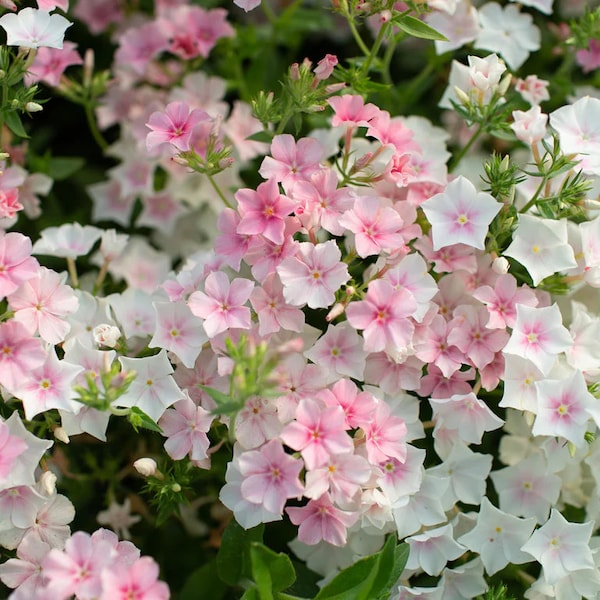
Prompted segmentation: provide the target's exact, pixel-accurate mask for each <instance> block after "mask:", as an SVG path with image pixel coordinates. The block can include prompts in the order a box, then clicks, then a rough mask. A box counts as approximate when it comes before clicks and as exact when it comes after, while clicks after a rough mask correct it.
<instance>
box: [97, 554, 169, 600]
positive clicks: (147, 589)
mask: <svg viewBox="0 0 600 600" xmlns="http://www.w3.org/2000/svg"><path fill="white" fill-rule="evenodd" d="M169 597H170V595H169V587H168V586H167V584H166V583H164V582H163V581H158V564H157V563H156V562H155V561H154V559H152V558H150V557H149V556H142V557H140V558H138V559H137V560H136V561H135V562H134V563H133V564H132V565H124V564H116V565H114V567H112V568H110V569H104V570H103V571H102V595H101V596H100V600H168V598H169Z"/></svg>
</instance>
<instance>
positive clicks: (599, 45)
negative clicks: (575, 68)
mask: <svg viewBox="0 0 600 600" xmlns="http://www.w3.org/2000/svg"><path fill="white" fill-rule="evenodd" d="M575 57H576V59H577V64H578V65H579V66H580V67H581V70H582V71H583V72H584V73H591V72H592V71H595V70H596V69H598V68H599V67H600V41H599V40H596V39H594V38H591V39H590V45H589V47H588V48H587V49H585V48H584V49H582V50H578V51H577V53H576V54H575Z"/></svg>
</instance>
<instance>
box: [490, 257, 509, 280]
mask: <svg viewBox="0 0 600 600" xmlns="http://www.w3.org/2000/svg"><path fill="white" fill-rule="evenodd" d="M509 267H510V264H509V262H508V260H506V258H504V256H498V258H495V259H494V262H493V263H492V270H493V271H494V273H497V274H498V275H506V273H508V268H509Z"/></svg>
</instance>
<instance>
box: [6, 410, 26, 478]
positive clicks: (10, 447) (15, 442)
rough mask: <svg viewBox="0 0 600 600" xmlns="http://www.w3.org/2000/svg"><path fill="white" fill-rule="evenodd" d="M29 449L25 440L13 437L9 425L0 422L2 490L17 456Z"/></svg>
mask: <svg viewBox="0 0 600 600" xmlns="http://www.w3.org/2000/svg"><path fill="white" fill-rule="evenodd" d="M27 449H28V446H27V444H26V443H25V441H24V440H22V439H21V438H20V437H17V436H16V435H11V434H10V430H9V429H8V425H6V423H5V422H4V421H0V488H3V487H4V485H3V484H4V482H5V481H6V477H7V475H8V474H9V473H10V471H11V470H12V468H13V464H14V462H15V459H16V458H17V456H19V455H21V454H23V452H25V451H26V450H27Z"/></svg>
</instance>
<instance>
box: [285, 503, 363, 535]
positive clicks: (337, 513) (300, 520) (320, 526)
mask: <svg viewBox="0 0 600 600" xmlns="http://www.w3.org/2000/svg"><path fill="white" fill-rule="evenodd" d="M286 512H287V513H288V515H289V517H290V521H291V522H292V523H293V524H294V525H299V528H298V539H299V540H300V541H301V542H303V543H304V544H308V545H309V546H314V545H315V544H318V543H319V542H320V541H322V540H324V541H326V542H329V543H330V544H332V545H334V546H344V545H345V544H346V530H347V528H348V527H351V526H352V525H354V523H356V521H357V519H358V513H354V512H349V511H344V510H340V509H339V508H336V507H335V506H334V505H333V503H332V502H331V499H330V498H329V496H328V495H327V494H324V495H323V496H321V497H320V498H318V499H317V500H311V501H310V502H309V503H308V504H307V505H306V506H303V507H301V508H296V507H289V508H287V509H286Z"/></svg>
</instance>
